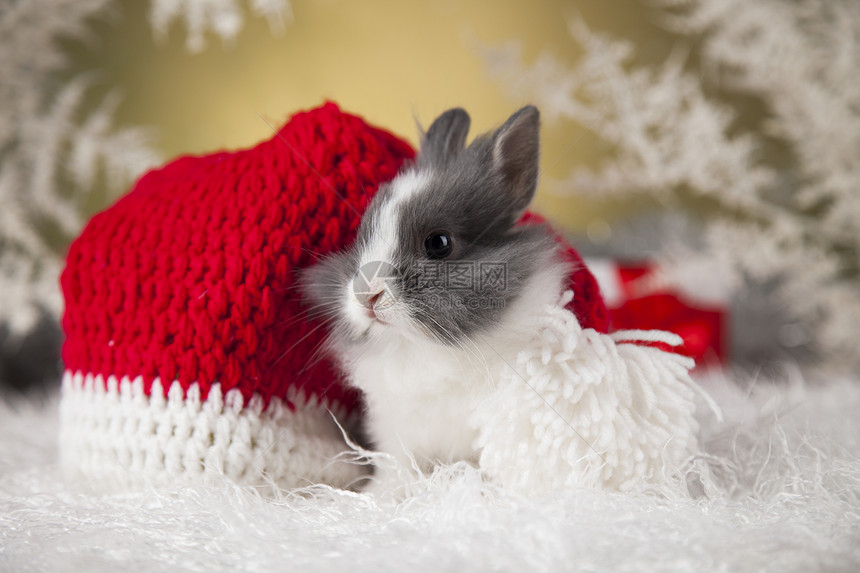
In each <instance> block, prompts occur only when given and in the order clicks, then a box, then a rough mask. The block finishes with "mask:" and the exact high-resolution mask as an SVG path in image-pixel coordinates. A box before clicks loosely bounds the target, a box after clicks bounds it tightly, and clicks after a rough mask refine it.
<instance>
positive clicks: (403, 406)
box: [302, 106, 571, 472]
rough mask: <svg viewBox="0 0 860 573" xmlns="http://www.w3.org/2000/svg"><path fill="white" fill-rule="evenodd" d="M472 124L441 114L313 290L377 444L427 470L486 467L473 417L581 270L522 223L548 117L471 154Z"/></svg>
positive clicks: (512, 127) (487, 141)
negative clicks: (574, 270)
mask: <svg viewBox="0 0 860 573" xmlns="http://www.w3.org/2000/svg"><path fill="white" fill-rule="evenodd" d="M469 125H470V118H469V115H468V113H466V111H464V110H463V109H460V108H455V109H450V110H448V111H446V112H445V113H443V114H442V115H441V116H439V117H438V118H437V119H436V120H435V121H434V122H433V123H432V124H431V126H430V128H429V129H428V130H427V132H426V133H425V134H423V135H422V137H421V143H420V149H419V153H418V155H417V157H416V159H415V160H414V161H412V162H410V163H409V164H408V165H405V166H404V167H403V168H402V169H401V171H400V172H399V173H398V175H397V176H396V177H395V178H394V179H393V180H391V181H390V182H389V183H388V184H386V185H384V186H381V187H380V189H379V190H378V192H377V193H376V194H375V196H374V197H373V198H372V200H371V202H370V203H369V205H368V208H367V210H366V211H365V213H364V214H363V216H362V219H361V222H360V225H359V229H358V234H357V237H356V239H355V241H354V243H353V244H352V245H351V246H349V247H348V248H346V249H345V250H343V251H340V252H337V253H335V254H332V255H329V256H328V257H327V258H325V259H323V260H321V261H319V262H318V263H317V264H315V265H313V266H312V267H310V268H309V269H308V270H307V271H306V272H305V275H304V276H303V279H302V282H303V285H304V286H303V288H304V293H305V296H306V297H307V298H308V300H309V301H310V303H311V304H312V305H313V309H314V310H315V311H316V312H317V313H318V314H319V315H322V316H325V317H326V319H327V320H328V322H329V338H328V345H329V349H330V351H331V352H332V353H333V355H334V357H335V359H336V362H337V363H338V364H339V365H340V367H341V368H342V369H343V371H344V373H345V375H346V378H347V380H348V382H349V383H350V384H352V385H354V386H355V387H357V388H358V389H360V390H361V391H362V392H363V393H364V397H365V407H366V421H365V424H366V428H365V431H366V432H367V435H368V437H369V439H370V441H371V442H372V446H373V447H374V448H375V449H376V450H378V451H381V452H385V453H387V454H390V455H391V456H393V457H394V458H395V459H397V460H399V461H400V462H403V463H404V464H406V465H407V467H409V465H410V464H416V463H417V465H418V468H419V469H421V470H427V469H432V468H433V467H434V466H435V465H437V464H449V463H453V462H458V461H466V462H470V463H473V464H474V463H477V459H478V455H479V452H477V451H475V439H476V437H477V429H476V428H474V427H471V425H470V424H469V417H470V413H471V412H472V411H473V410H474V409H475V406H476V405H477V404H478V403H480V401H481V400H482V399H483V398H484V397H485V396H487V395H488V393H489V392H491V391H492V389H493V388H494V385H495V382H496V381H497V380H498V377H499V373H500V372H502V371H503V369H505V368H510V366H509V365H510V364H513V363H514V360H515V357H516V355H517V352H518V351H519V350H520V349H521V348H522V345H523V343H524V341H525V340H527V338H528V336H529V332H524V331H523V329H524V328H528V327H526V326H524V325H527V324H530V323H531V322H530V318H532V317H533V316H534V315H535V314H536V313H538V312H539V311H540V310H541V309H543V308H545V305H548V304H554V303H556V302H557V301H558V300H559V298H560V296H561V293H562V292H563V290H564V286H565V281H566V277H567V276H568V275H569V274H570V271H571V268H570V267H571V263H570V262H569V261H567V260H565V258H564V257H563V256H562V254H561V249H562V247H561V246H560V243H559V242H558V241H557V240H556V238H555V235H554V233H553V231H552V230H551V229H550V228H549V227H548V226H547V225H545V224H543V223H532V222H524V221H521V218H522V216H523V214H524V213H525V211H526V208H527V207H528V206H529V204H530V203H531V201H532V199H533V197H534V195H535V191H536V189H537V183H538V173H539V159H540V146H539V135H540V133H539V132H540V114H539V112H538V110H537V108H535V107H534V106H526V107H523V108H522V109H520V110H519V111H517V112H516V113H514V114H513V115H512V116H511V117H510V118H509V119H508V120H507V121H506V122H505V123H504V124H503V125H502V126H501V127H499V128H498V129H496V130H495V131H492V132H490V133H486V134H483V135H481V136H478V137H477V138H475V140H474V141H473V142H472V143H471V144H470V145H468V146H466V145H465V144H466V137H467V134H468V131H469ZM532 324H533V323H532ZM531 328H534V327H533V326H532V327H531ZM413 467H414V466H413ZM377 472H379V468H377Z"/></svg>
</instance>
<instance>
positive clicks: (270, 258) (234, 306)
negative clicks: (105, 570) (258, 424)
mask: <svg viewBox="0 0 860 573" xmlns="http://www.w3.org/2000/svg"><path fill="white" fill-rule="evenodd" d="M412 156H413V151H412V149H411V148H410V147H409V145H408V144H407V143H405V142H404V141H402V140H400V139H398V138H396V137H394V136H393V135H390V134H388V133H386V132H384V131H381V130H379V129H375V128H372V127H369V126H368V125H367V124H365V123H364V122H363V121H362V120H361V119H360V118H358V117H355V116H352V115H348V114H345V113H341V112H340V110H339V109H338V108H337V106H335V105H334V104H332V103H329V104H326V105H324V106H323V107H321V108H319V109H315V110H313V111H309V112H306V113H299V114H297V115H295V116H293V118H292V119H291V120H290V122H289V123H288V124H287V125H286V126H285V127H284V128H283V129H281V130H280V131H279V132H278V133H277V135H276V136H275V137H273V138H272V139H271V140H269V141H265V142H263V143H261V144H259V145H257V146H256V147H254V148H253V149H250V150H245V151H238V152H234V153H227V152H222V153H215V154H212V155H207V156H204V157H181V158H179V159H177V160H175V161H173V162H172V163H170V164H169V165H167V166H166V167H164V168H162V169H159V170H155V171H151V172H149V173H148V174H146V175H145V176H144V177H143V178H141V179H140V181H139V182H138V183H137V185H136V186H135V187H134V188H133V190H132V191H131V192H130V193H129V194H127V195H126V196H125V197H123V198H122V199H120V200H119V201H118V202H117V203H116V204H115V205H114V206H113V207H111V208H109V209H108V210H106V211H105V212H103V213H101V214H99V215H96V216H95V217H94V218H93V219H92V220H91V221H90V223H89V224H88V225H87V227H86V229H84V231H83V234H82V235H81V236H80V238H78V239H77V240H76V241H75V242H74V243H73V244H72V246H71V248H70V250H69V254H68V260H67V265H66V269H65V271H64V272H63V275H62V279H61V281H62V287H63V292H64V295H65V300H66V310H65V315H64V317H63V329H64V330H65V333H66V340H65V344H64V346H63V352H62V357H63V361H64V363H65V368H66V369H67V370H69V371H72V372H82V373H84V374H101V375H102V376H103V377H105V378H107V377H108V376H110V375H113V376H117V377H122V376H129V377H131V378H135V377H137V376H141V377H142V378H143V385H144V392H145V393H146V394H149V393H150V392H151V387H152V383H153V381H154V380H155V379H156V378H160V379H161V380H166V381H174V380H175V381H177V382H178V383H179V384H180V386H181V387H182V388H183V389H184V390H186V391H187V390H188V388H189V386H190V385H191V384H192V383H195V382H196V383H197V384H198V385H199V390H200V392H201V396H202V398H204V399H205V398H206V397H207V396H208V394H209V390H210V388H211V386H212V384H214V383H216V382H218V383H220V386H221V392H223V393H224V394H226V393H227V392H229V391H230V390H232V389H234V388H236V389H238V390H239V391H240V392H241V393H242V396H243V397H244V398H245V400H246V401H248V400H250V399H251V397H252V396H253V395H254V394H258V395H259V396H260V397H261V398H262V399H263V402H264V404H268V402H269V400H270V399H271V398H272V397H273V396H278V397H282V398H283V397H286V396H287V391H288V390H289V389H291V388H299V389H301V390H303V391H304V393H305V394H306V395H315V396H318V397H319V398H321V399H322V400H323V401H324V402H326V403H328V404H333V403H337V404H342V405H344V406H346V407H347V408H348V409H351V408H354V407H355V405H356V403H357V398H358V396H357V394H356V393H355V392H354V391H352V390H350V389H347V388H345V387H344V386H342V385H341V384H339V383H337V376H336V375H335V374H334V373H333V371H332V367H331V365H330V364H329V363H328V362H327V361H324V360H312V357H314V356H315V353H316V352H317V351H318V349H319V346H320V344H321V342H322V341H323V338H324V336H325V333H324V331H323V330H322V329H321V328H319V325H318V323H314V322H312V321H310V320H308V319H306V318H303V317H304V316H305V314H303V309H302V307H301V301H300V300H299V299H300V293H299V292H298V291H297V289H296V288H294V287H295V278H296V273H297V270H298V269H301V268H303V267H305V266H307V265H309V264H311V263H312V262H313V261H314V260H315V259H316V258H318V257H321V256H324V255H325V254H327V253H329V252H331V251H333V250H336V249H338V248H340V247H342V246H344V245H345V244H346V243H347V242H349V241H350V240H351V239H352V238H353V236H354V234H355V231H356V229H357V227H358V223H359V220H360V214H361V212H362V211H363V210H364V207H365V206H366V204H367V202H368V200H369V199H370V196H371V195H372V194H373V192H374V191H375V190H376V187H377V186H378V184H379V183H380V182H383V181H386V180H388V179H391V178H392V177H393V176H394V175H395V174H396V173H397V170H398V169H399V167H400V165H401V164H402V163H403V161H404V160H406V159H409V158H411V157H412Z"/></svg>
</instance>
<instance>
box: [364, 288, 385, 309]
mask: <svg viewBox="0 0 860 573" xmlns="http://www.w3.org/2000/svg"><path fill="white" fill-rule="evenodd" d="M383 292H385V291H384V290H381V291H379V292H377V293H374V294H371V295H370V297H368V299H367V302H366V303H365V304H364V306H366V307H367V308H373V307H374V306H376V303H377V302H379V299H380V298H382V293H383Z"/></svg>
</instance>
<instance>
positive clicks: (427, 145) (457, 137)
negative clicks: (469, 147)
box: [419, 107, 471, 166]
mask: <svg viewBox="0 0 860 573" xmlns="http://www.w3.org/2000/svg"><path fill="white" fill-rule="evenodd" d="M470 123H471V119H469V114H468V113H466V110H464V109H462V108H459V107H455V108H454V109H449V110H448V111H446V112H445V113H443V114H442V115H440V116H439V117H437V118H436V121H434V122H433V124H432V125H431V126H430V129H428V130H427V133H425V134H424V135H423V137H422V138H421V153H420V155H419V160H420V161H421V163H423V164H425V165H438V166H442V165H445V164H446V163H448V161H450V160H451V159H452V158H454V157H455V156H456V155H458V154H459V153H460V152H461V151H463V148H464V147H465V146H466V136H467V135H468V134H469V124H470Z"/></svg>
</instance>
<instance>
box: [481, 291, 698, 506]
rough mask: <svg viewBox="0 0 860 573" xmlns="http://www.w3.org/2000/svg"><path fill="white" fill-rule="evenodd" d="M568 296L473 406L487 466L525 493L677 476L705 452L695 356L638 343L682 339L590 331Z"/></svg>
mask: <svg viewBox="0 0 860 573" xmlns="http://www.w3.org/2000/svg"><path fill="white" fill-rule="evenodd" d="M570 297H571V294H570V293H566V294H565V296H564V297H563V298H562V300H561V301H560V302H559V306H558V307H550V308H547V309H546V312H545V313H543V314H542V315H540V316H538V317H536V318H535V324H534V332H537V333H538V334H537V336H536V337H535V338H534V339H533V340H532V341H531V342H530V343H528V344H527V345H526V348H525V349H524V350H522V351H521V352H520V353H519V355H518V356H517V359H516V361H515V363H512V364H509V366H510V368H508V369H506V372H505V373H504V374H503V375H502V378H501V380H500V382H499V385H498V386H497V388H496V389H495V390H494V391H493V392H492V393H491V396H490V398H489V399H488V400H486V401H485V402H483V403H482V404H481V407H480V408H479V409H478V411H476V412H475V414H474V418H473V419H472V423H473V424H474V426H475V427H476V428H478V430H479V437H478V442H477V444H476V447H477V448H478V449H479V450H481V456H480V466H481V468H482V469H483V470H484V471H485V472H486V474H487V475H488V476H489V477H490V478H491V479H492V480H493V481H495V482H497V483H499V484H501V485H504V486H506V487H510V488H514V489H517V490H520V491H523V492H525V493H541V492H545V491H548V490H553V489H560V488H569V487H577V486H586V487H605V488H610V489H618V490H629V489H632V488H635V487H639V486H642V485H643V484H648V483H656V482H658V481H661V480H664V479H667V478H669V477H671V476H673V475H677V472H678V471H679V470H680V469H681V467H682V465H683V464H684V462H685V461H687V460H688V459H689V458H690V457H691V456H693V455H695V454H696V453H697V452H698V451H699V446H698V440H697V433H698V429H699V428H698V423H697V421H696V418H695V411H696V390H695V389H694V388H695V383H694V382H693V381H692V379H691V378H690V375H689V371H690V369H691V368H692V367H693V365H694V363H693V360H692V359H690V358H687V357H684V356H681V355H678V354H673V353H669V352H664V351H661V350H659V349H657V348H652V347H648V346H641V345H637V344H634V343H632V342H636V341H646V342H663V343H667V344H670V345H677V344H679V343H680V342H681V339H680V338H679V337H678V336H677V335H674V334H671V333H666V332H658V331H624V332H618V333H615V334H612V335H606V334H601V333H599V332H596V331H595V330H593V329H585V330H584V329H582V327H581V326H580V325H579V323H578V321H577V320H576V317H575V316H574V315H573V314H572V313H571V312H570V311H568V310H565V309H564V308H563V307H564V306H565V305H566V304H567V302H569V301H570Z"/></svg>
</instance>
